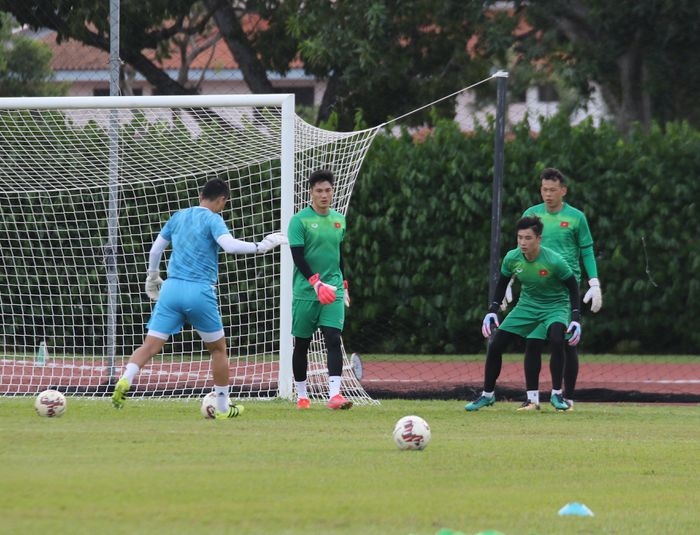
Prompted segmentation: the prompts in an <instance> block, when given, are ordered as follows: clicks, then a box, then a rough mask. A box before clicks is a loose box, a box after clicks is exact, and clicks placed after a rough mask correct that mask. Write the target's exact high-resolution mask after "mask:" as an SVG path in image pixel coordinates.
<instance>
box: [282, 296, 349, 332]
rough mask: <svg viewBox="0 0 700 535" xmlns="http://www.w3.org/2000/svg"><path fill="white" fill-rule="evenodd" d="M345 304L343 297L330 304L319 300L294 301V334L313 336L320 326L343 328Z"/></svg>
mask: <svg viewBox="0 0 700 535" xmlns="http://www.w3.org/2000/svg"><path fill="white" fill-rule="evenodd" d="M344 324H345V304H344V303H343V299H342V297H341V298H340V299H336V300H335V301H333V302H332V303H331V304H330V305H322V304H321V303H319V302H318V301H302V300H301V299H294V300H293V301H292V336H296V337H297V338H311V337H312V336H313V334H314V333H315V332H316V329H318V328H319V327H335V328H336V329H340V330H341V331H342V330H343V325H344Z"/></svg>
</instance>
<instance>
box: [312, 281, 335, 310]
mask: <svg viewBox="0 0 700 535" xmlns="http://www.w3.org/2000/svg"><path fill="white" fill-rule="evenodd" d="M309 284H310V285H311V286H313V287H314V290H315V291H316V297H318V300H319V302H320V303H321V304H322V305H329V304H331V303H332V302H333V301H335V286H331V285H330V284H326V283H325V282H321V276H320V275H319V274H318V273H316V274H315V275H312V276H311V277H309Z"/></svg>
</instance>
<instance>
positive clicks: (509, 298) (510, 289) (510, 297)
mask: <svg viewBox="0 0 700 535" xmlns="http://www.w3.org/2000/svg"><path fill="white" fill-rule="evenodd" d="M514 280H515V278H514V277H511V278H510V281H509V282H508V286H506V295H505V296H504V297H503V301H502V302H501V310H502V311H503V312H505V311H506V310H508V303H512V302H513V281H514Z"/></svg>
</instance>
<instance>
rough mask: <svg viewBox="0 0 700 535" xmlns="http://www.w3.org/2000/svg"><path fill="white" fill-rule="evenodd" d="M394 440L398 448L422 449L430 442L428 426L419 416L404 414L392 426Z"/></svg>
mask: <svg viewBox="0 0 700 535" xmlns="http://www.w3.org/2000/svg"><path fill="white" fill-rule="evenodd" d="M394 442H396V445H397V446H398V447H399V449H400V450H422V449H424V448H425V447H426V446H427V445H428V443H429V442H430V426H429V425H428V422H426V421H425V420H424V419H423V418H421V417H420V416H414V415H411V416H404V417H403V418H401V419H400V420H399V421H398V422H396V425H395V426H394Z"/></svg>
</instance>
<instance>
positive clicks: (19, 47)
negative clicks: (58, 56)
mask: <svg viewBox="0 0 700 535" xmlns="http://www.w3.org/2000/svg"><path fill="white" fill-rule="evenodd" d="M12 24H13V20H12V18H11V17H10V16H9V15H7V14H5V13H0V97H37V96H52V95H61V94H64V93H65V89H66V88H65V86H64V85H62V84H58V85H57V84H55V83H53V82H52V81H51V78H52V75H53V72H52V71H51V66H50V61H51V51H50V50H49V48H48V47H47V46H46V45H44V44H42V43H37V42H35V41H33V40H32V39H30V38H28V37H26V36H24V35H22V34H19V33H16V34H13V33H12Z"/></svg>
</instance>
